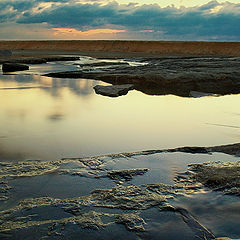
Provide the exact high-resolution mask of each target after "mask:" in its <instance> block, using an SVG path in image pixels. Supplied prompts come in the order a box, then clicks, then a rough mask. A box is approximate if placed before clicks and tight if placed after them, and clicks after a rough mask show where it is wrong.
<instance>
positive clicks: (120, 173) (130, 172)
mask: <svg viewBox="0 0 240 240" xmlns="http://www.w3.org/2000/svg"><path fill="white" fill-rule="evenodd" d="M148 170H149V169H147V168H137V169H124V170H113V171H108V172H107V177H109V178H111V179H113V180H125V181H130V180H131V179H132V178H133V177H134V176H136V175H143V174H144V173H146V172H147V171H148Z"/></svg>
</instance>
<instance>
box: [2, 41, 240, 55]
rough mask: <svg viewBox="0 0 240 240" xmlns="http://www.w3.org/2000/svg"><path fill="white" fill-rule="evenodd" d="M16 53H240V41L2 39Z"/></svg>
mask: <svg viewBox="0 0 240 240" xmlns="http://www.w3.org/2000/svg"><path fill="white" fill-rule="evenodd" d="M0 49H7V50H11V51H13V53H14V54H16V55H46V54H50V55H51V54H66V53H67V54H86V55H93V56H99V57H101V56H109V57H111V56H112V57H114V56H124V55H130V56H178V55H180V56H235V57H238V56H240V42H186V41H182V42H181V41H118V40H50V41H49V40H46V41H38V40H36V41H0Z"/></svg>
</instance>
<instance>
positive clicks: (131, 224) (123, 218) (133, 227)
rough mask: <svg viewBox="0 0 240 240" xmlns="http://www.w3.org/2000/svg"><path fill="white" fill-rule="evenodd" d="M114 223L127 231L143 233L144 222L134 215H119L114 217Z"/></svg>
mask: <svg viewBox="0 0 240 240" xmlns="http://www.w3.org/2000/svg"><path fill="white" fill-rule="evenodd" d="M115 222H116V223H120V224H123V225H125V227H126V228H127V230H129V231H135V232H144V231H145V228H144V226H143V225H144V224H146V223H145V221H144V220H143V219H142V218H141V217H139V216H138V215H136V214H119V215H116V216H115Z"/></svg>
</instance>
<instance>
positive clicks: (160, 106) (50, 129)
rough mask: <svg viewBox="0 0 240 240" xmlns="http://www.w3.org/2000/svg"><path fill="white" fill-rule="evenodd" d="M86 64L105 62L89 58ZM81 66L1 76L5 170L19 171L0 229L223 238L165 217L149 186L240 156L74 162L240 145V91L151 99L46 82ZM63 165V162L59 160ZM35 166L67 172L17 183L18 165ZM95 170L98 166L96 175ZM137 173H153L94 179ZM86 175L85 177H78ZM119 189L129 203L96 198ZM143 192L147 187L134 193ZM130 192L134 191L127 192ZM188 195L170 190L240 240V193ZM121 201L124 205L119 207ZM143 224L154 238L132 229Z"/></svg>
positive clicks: (66, 235)
mask: <svg viewBox="0 0 240 240" xmlns="http://www.w3.org/2000/svg"><path fill="white" fill-rule="evenodd" d="M84 61H85V63H86V62H87V63H89V62H90V63H91V62H96V60H94V59H88V58H82V62H84ZM119 61H123V60H119ZM76 64H77V65H76ZM78 64H81V61H80V62H79V61H75V62H56V63H50V64H41V65H32V66H30V71H24V72H17V73H15V74H12V75H0V102H1V108H0V163H2V165H1V164H0V172H1V169H4V167H6V166H8V165H6V164H9V163H10V165H9V168H8V170H9V169H10V170H9V172H11V173H12V176H11V177H9V178H6V179H3V182H0V185H1V184H2V185H4V187H5V188H4V190H6V194H5V193H4V192H2V194H3V196H5V195H6V197H7V198H6V200H5V201H4V200H3V201H0V210H1V211H3V210H6V209H10V210H9V211H10V215H9V216H8V215H7V213H5V212H1V213H2V219H1V218H0V223H1V224H4V222H6V221H9V225H11V226H12V228H11V231H9V232H8V231H5V230H4V231H3V233H1V234H0V238H1V239H32V238H31V236H32V235H33V236H35V239H41V238H42V239H78V236H79V235H81V236H82V239H91V238H93V237H94V238H96V239H113V238H117V239H165V240H168V239H169V240H171V239H179V240H183V239H186V240H188V239H191V240H192V239H199V238H200V239H213V238H211V237H207V236H205V235H202V236H200V235H199V233H196V232H195V230H194V229H193V228H191V227H189V226H188V224H186V222H185V221H183V218H182V216H181V215H179V214H177V213H175V212H171V211H160V209H159V207H160V206H161V204H162V203H161V199H159V198H158V197H157V196H156V195H155V193H154V192H150V191H148V190H147V189H146V188H147V186H145V185H146V184H159V183H161V184H167V185H170V186H172V185H174V182H175V177H176V174H177V173H178V172H183V171H187V166H188V164H190V163H202V162H207V161H231V162H234V161H237V160H239V158H237V157H233V156H230V155H227V154H223V153H213V154H189V153H179V152H177V153H158V154H151V155H147V156H145V155H141V154H140V155H139V156H132V157H126V156H121V155H119V156H117V157H116V156H115V157H111V156H106V155H105V156H102V157H96V158H93V159H94V160H96V159H100V160H102V159H103V162H104V165H103V167H102V168H100V167H96V168H94V167H95V166H90V165H82V164H83V162H81V161H80V162H79V160H76V159H75V160H74V158H80V159H82V158H83V159H87V157H88V156H97V155H104V154H112V153H119V152H133V151H142V150H147V149H170V148H176V147H180V146H215V145H222V144H230V143H236V142H239V140H240V125H239V122H240V121H239V119H240V111H239V103H240V95H226V96H218V97H202V98H183V97H178V96H174V95H166V96H150V95H146V94H143V93H141V92H138V91H135V90H133V91H130V92H129V93H128V94H127V95H126V96H121V97H118V98H109V97H105V96H101V95H97V94H95V92H94V90H93V87H94V86H95V85H97V84H101V85H106V83H103V82H101V81H95V80H87V79H57V78H50V77H44V76H40V75H41V74H44V73H47V72H50V71H51V72H54V71H63V70H64V71H66V70H76V69H78V68H79V65H78ZM132 64H138V63H137V62H132ZM88 70H89V69H88ZM90 70H91V69H90ZM71 158H73V159H72V160H71ZM61 159H63V160H62V161H63V162H58V161H60V160H61ZM67 159H70V160H67ZM31 160H34V161H35V160H39V161H42V162H44V161H53V162H54V161H56V162H54V163H53V165H54V164H55V165H54V166H57V168H56V169H55V170H54V171H52V172H47V173H46V174H36V175H33V176H32V177H31V176H28V177H21V178H19V176H15V177H14V174H16V172H17V168H16V166H18V165H17V164H21V162H23V163H24V164H25V163H26V162H27V163H30V164H29V165H27V167H26V169H29V171H30V170H32V169H33V170H34V163H35V164H36V165H37V162H33V164H32V165H31ZM29 161H30V162H29ZM12 163H14V164H13V165H11V164H12ZM101 163H102V162H101ZM4 164H5V165H4ZM86 166H88V167H89V169H87V170H86V169H85V168H86ZM100 166H101V165H100ZM133 168H147V169H148V171H147V172H146V173H144V174H143V175H139V176H134V177H133V178H132V179H130V180H129V181H124V180H122V179H120V180H121V181H114V180H113V179H109V178H107V177H106V176H107V175H106V176H104V177H99V178H96V176H95V175H94V174H95V171H97V173H101V174H105V172H106V171H110V170H121V169H133ZM6 169H7V168H6ZM39 169H41V167H39V168H38V170H39ZM79 169H80V170H81V171H82V170H84V171H82V172H78V170H79ZM86 171H88V173H90V175H89V174H86ZM92 173H94V174H93V176H91V174H92ZM5 181H6V182H5ZM7 186H9V188H8V187H7ZM119 186H120V190H121V191H122V192H123V196H119V198H120V200H121V201H120V200H119V199H117V200H116V199H115V200H114V199H111V198H110V197H109V199H111V200H108V202H104V201H105V200H104V201H103V199H101V200H99V195H98V194H99V192H95V195H94V194H93V193H92V192H94V191H96V189H102V188H105V190H106V191H108V192H107V194H109V196H111V194H112V192H111V191H115V188H117V189H118V188H119ZM136 186H141V187H139V189H138V188H136V189H133V190H134V191H132V190H131V188H135V187H136ZM0 187H1V186H0ZM127 187H129V189H130V190H129V191H130V192H128V191H126V189H128V188H127ZM140 188H141V189H140ZM105 190H104V191H105ZM135 192H140V193H141V194H140V196H138V195H136V199H138V198H140V200H139V199H138V200H137V201H136V202H135V200H136V199H132V194H133V193H135ZM179 193H181V194H177V193H175V192H171V191H170V190H169V193H164V194H163V198H164V199H165V198H166V199H165V200H166V201H165V200H164V204H165V205H168V204H171V205H173V206H174V207H177V208H184V209H187V210H188V212H190V213H191V216H194V217H195V219H197V220H198V221H199V222H200V223H201V224H202V225H203V226H205V227H207V228H208V229H209V230H211V231H212V232H213V234H214V235H215V236H217V237H223V236H228V237H232V238H236V237H239V236H240V231H239V228H238V226H237V223H238V222H239V221H240V215H239V214H237V212H238V209H240V206H239V197H236V196H225V195H223V194H222V193H219V192H211V191H209V190H208V189H204V191H200V192H199V191H192V192H191V193H190V192H188V193H187V194H186V193H185V192H181V191H180V192H179ZM4 194H5V195H4ZM100 195H101V194H100ZM143 196H144V197H145V198H142V197H143ZM122 197H124V198H126V199H129V202H128V203H130V202H131V203H132V202H134V204H136V205H134V207H135V208H133V209H131V208H130V209H124V207H125V208H126V206H127V205H126V203H124V202H122V201H123V199H122ZM82 198H84V199H82ZM26 199H33V200H32V202H36V206H35V207H32V205H31V206H30V207H26V208H24V207H22V206H23V205H24V204H25V203H24V202H23V203H21V201H25V200H26ZM34 199H36V200H34ZM76 199H77V200H76ZM86 199H87V200H88V201H86ZM29 201H30V200H29ZM101 201H102V202H101ZM116 201H117V202H116ZM138 201H139V202H138ZM144 201H145V202H144ZM158 201H159V202H158ZM142 202H143V205H141V203H142ZM156 202H157V203H156ZM120 203H121V204H122V206H123V207H122V208H118V207H116V206H117V205H118V204H120ZM19 204H20V205H19ZM21 204H22V205H21ZM121 204H120V205H121ZM139 204H140V205H139ZM144 204H145V205H144ZM164 204H163V205H164ZM107 205H108V206H107ZM139 206H142V207H139ZM144 206H151V207H149V208H148V207H144ZM156 206H157V207H156ZM56 209H57V210H56ZM92 211H93V212H92ZM79 214H80V215H81V214H82V215H81V217H82V218H81V221H80V220H79V219H77V218H73V217H72V216H77V217H79V216H80V215H79ZM84 214H85V215H84ZM119 214H133V215H119ZM83 217H84V219H83ZM89 219H92V220H93V219H94V221H93V222H90V220H89ZM122 219H124V221H123V220H122ZM126 219H127V220H126ZM226 219H227V221H226ZM46 221H51V222H46ZM83 222H84V224H85V225H84V226H85V227H86V229H85V227H84V226H83ZM73 223H74V224H73ZM75 223H77V225H81V227H82V228H81V227H80V228H79V227H77V226H76V224H75ZM1 224H0V226H1ZM27 224H30V225H27ZM31 224H32V225H31ZM49 224H50V225H51V226H50V227H49V226H48V225H49ZM89 226H90V227H89ZM142 226H143V227H144V228H145V230H146V231H145V232H142V231H137V234H136V233H135V232H134V230H131V231H130V232H129V231H126V228H127V229H128V230H129V229H131V228H136V229H141V227H142ZM89 228H90V229H89ZM92 228H93V229H95V228H100V230H101V231H96V230H93V229H92ZM204 234H205V233H204ZM206 234H207V233H206ZM201 237H202V238H201ZM204 237H206V238H204Z"/></svg>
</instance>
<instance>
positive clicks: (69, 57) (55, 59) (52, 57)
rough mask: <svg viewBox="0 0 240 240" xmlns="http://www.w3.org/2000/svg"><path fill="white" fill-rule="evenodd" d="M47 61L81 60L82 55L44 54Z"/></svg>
mask: <svg viewBox="0 0 240 240" xmlns="http://www.w3.org/2000/svg"><path fill="white" fill-rule="evenodd" d="M43 59H45V60H46V61H47V62H56V61H76V60H79V59H80V57H77V56H44V57H43Z"/></svg>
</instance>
